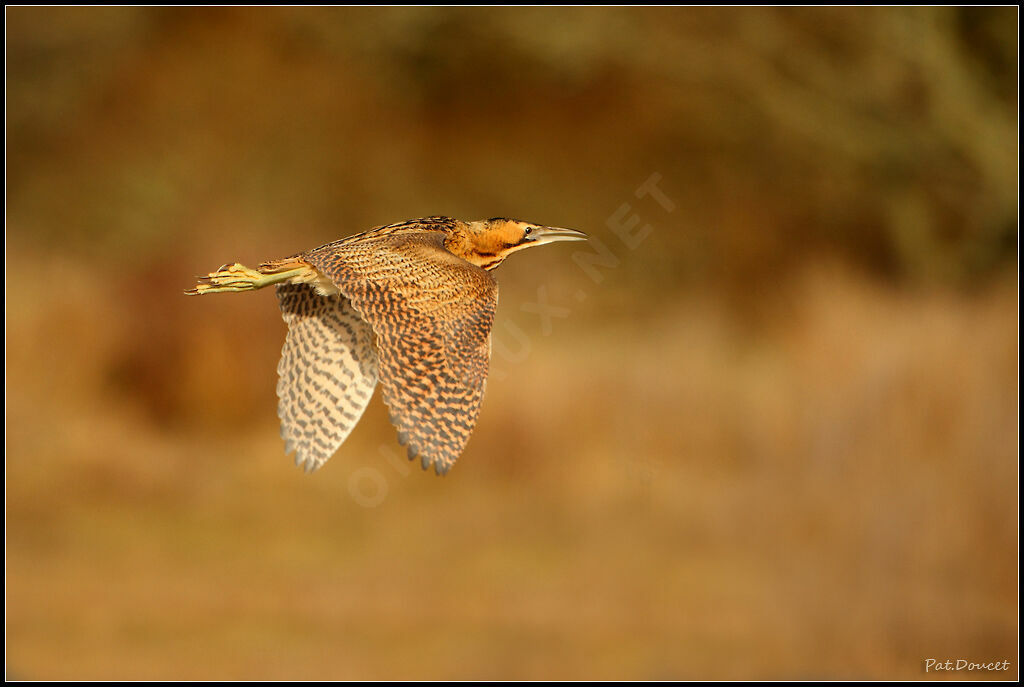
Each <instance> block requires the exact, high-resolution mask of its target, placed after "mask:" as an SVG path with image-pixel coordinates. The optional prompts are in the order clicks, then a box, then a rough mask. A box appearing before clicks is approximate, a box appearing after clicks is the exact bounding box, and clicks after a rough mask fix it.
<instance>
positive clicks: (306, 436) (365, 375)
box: [185, 217, 587, 475]
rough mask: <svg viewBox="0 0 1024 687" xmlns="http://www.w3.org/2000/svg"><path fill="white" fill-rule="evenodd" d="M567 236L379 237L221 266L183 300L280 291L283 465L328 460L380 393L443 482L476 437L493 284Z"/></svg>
mask: <svg viewBox="0 0 1024 687" xmlns="http://www.w3.org/2000/svg"><path fill="white" fill-rule="evenodd" d="M586 238H587V236H586V234H584V233H582V232H579V231H575V230H573V229H560V228H558V227H546V226H542V225H538V224H534V223H532V222H523V221H521V220H515V219H506V218H503V217H495V218H492V219H487V220H478V221H475V222H462V221H460V220H457V219H452V218H451V217H425V218H422V219H414V220H409V221H407V222H399V223H397V224H389V225H386V226H380V227H375V228H373V229H370V230H369V231H366V232H363V233H361V234H355V235H354V236H349V237H346V238H343V239H340V240H338V241H334V242H333V243H328V244H326V245H323V246H320V247H319V248H314V249H313V250H309V251H306V252H304V253H298V254H297V255H292V256H290V257H287V258H282V259H280V260H271V261H269V262H265V263H262V264H261V265H260V266H259V267H257V268H256V269H250V268H248V267H245V266H243V265H240V264H238V263H234V264H231V265H224V266H223V267H221V268H220V269H218V270H217V271H216V272H211V273H210V274H209V275H207V276H205V277H202V278H200V280H199V284H198V285H197V286H196V287H195V288H193V289H190V290H188V291H186V292H185V293H186V294H188V295H193V296H197V295H204V294H209V293H225V292H234V291H253V290H255V289H262V288H263V287H265V286H270V285H272V284H273V285H275V286H276V288H277V297H278V301H279V304H280V306H281V313H282V315H283V317H284V321H285V323H286V324H287V325H288V334H287V337H286V338H285V343H284V348H283V349H282V351H281V361H280V363H278V366H277V373H278V382H277V396H278V407H277V408H278V410H277V412H278V416H279V417H280V418H281V437H282V438H283V439H284V441H285V452H286V453H291V452H292V451H294V452H295V463H296V465H302V466H304V467H305V469H306V471H307V472H309V471H312V470H315V469H317V468H319V467H320V466H321V465H323V464H324V463H325V462H326V461H327V459H328V458H330V457H331V456H332V455H334V452H335V451H337V450H338V447H340V446H341V444H342V442H344V441H345V439H346V438H347V437H348V435H349V433H350V432H351V431H352V429H353V428H354V427H355V425H356V423H357V422H358V421H359V418H360V417H361V416H362V414H363V411H364V410H365V409H366V406H367V405H368V404H369V402H370V397H371V396H372V395H373V390H374V387H375V386H376V385H377V383H378V382H380V385H381V388H382V390H383V394H384V402H385V403H386V404H387V405H388V408H389V410H390V417H391V422H392V424H393V425H394V426H395V428H396V429H397V430H398V441H399V443H401V444H403V445H405V446H406V447H407V453H408V456H409V459H410V460H413V459H415V458H416V457H417V456H419V458H420V462H421V464H422V466H423V469H424V470H425V469H427V468H428V467H429V466H430V465H433V466H434V471H435V472H436V473H437V474H439V475H441V474H444V473H446V472H448V470H449V469H450V468H451V467H452V465H453V464H454V463H455V460H456V459H457V458H458V457H459V455H460V454H461V453H462V450H463V448H464V447H465V446H466V442H467V441H468V440H469V435H470V433H471V432H472V431H473V427H474V426H475V425H476V420H477V416H478V415H479V413H480V402H481V400H482V399H483V395H484V387H485V386H486V383H487V367H488V363H489V361H490V356H491V326H492V324H493V322H494V310H495V307H496V306H497V303H498V283H497V282H496V281H495V279H494V275H493V270H494V268H496V267H497V266H498V265H500V264H501V263H502V262H503V261H504V260H505V258H507V257H508V256H509V255H511V254H512V253H515V252H516V251H520V250H523V249H525V248H531V247H533V246H542V245H544V244H547V243H553V242H555V241H580V240H584V239H586Z"/></svg>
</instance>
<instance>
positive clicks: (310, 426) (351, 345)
mask: <svg viewBox="0 0 1024 687" xmlns="http://www.w3.org/2000/svg"><path fill="white" fill-rule="evenodd" d="M277 297H278V299H279V301H280V305H281V314H282V316H283V317H284V321H285V322H286V323H287V324H288V335H287V337H286V338H285V342H284V348H283V349H282V351H281V362H280V363H279V364H278V366H277V374H278V381H277V397H278V405H277V414H278V415H279V416H280V418H281V438H283V439H284V440H285V452H286V453H291V452H292V451H293V450H294V451H295V464H296V465H303V466H304V467H305V469H306V471H307V472H309V471H311V470H315V469H317V468H318V467H320V466H321V465H323V464H324V463H325V462H326V461H327V459H328V458H330V457H331V456H332V455H334V452H335V451H337V450H338V447H339V446H341V444H342V442H344V441H345V439H346V438H347V437H348V435H349V433H350V432H351V431H352V428H353V427H355V425H356V423H357V422H358V421H359V418H360V417H361V416H362V414H363V411H364V410H366V406H367V404H369V402H370V397H371V396H373V388H374V386H376V384H377V365H376V354H375V352H374V345H373V331H372V330H371V329H370V326H369V325H368V324H367V323H366V321H365V320H363V319H362V318H361V317H360V316H359V314H358V313H357V312H356V311H355V310H353V308H352V304H351V303H349V301H348V299H346V298H344V297H343V296H320V295H318V294H317V293H316V292H315V291H314V290H313V289H312V287H310V286H307V285H305V284H284V285H280V286H278V287H277Z"/></svg>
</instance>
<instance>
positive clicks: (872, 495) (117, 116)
mask: <svg viewBox="0 0 1024 687" xmlns="http://www.w3.org/2000/svg"><path fill="white" fill-rule="evenodd" d="M6 18H7V23H8V29H7V60H8V62H7V64H8V68H7V82H8V86H7V98H8V107H7V136H8V139H7V140H8V151H7V179H8V181H7V211H8V220H7V255H6V270H7V280H6V325H7V333H6V346H7V357H6V363H7V416H6V420H7V435H6V448H7V456H8V460H7V471H6V472H7V474H6V477H7V568H6V573H7V655H8V661H7V669H8V675H9V676H15V677H28V678H37V679H59V678H85V679H143V678H148V679H243V678H248V679H258V678H268V679H299V678H310V679H338V678H348V679H367V678H378V679H409V678H458V679H481V678H491V679H499V678H524V679H531V678H532V679H540V678H564V679H570V678H591V679H615V678H640V679H662V678H683V679H687V678H688V679H706V678H717V679H729V678H733V679H743V678H754V677H761V678H776V679H792V678H804V679H811V678H873V679H884V678H892V679H919V678H923V677H938V678H942V677H950V676H944V675H935V674H928V675H925V674H924V673H923V661H924V659H925V658H931V657H934V658H942V659H943V660H944V659H945V658H954V659H955V658H958V657H963V658H967V659H970V660H976V661H996V660H1003V659H1008V660H1010V661H1011V672H1012V675H1000V674H990V675H974V674H972V675H970V677H1014V676H1015V675H1016V673H1017V670H1018V668H1017V664H1016V656H1017V654H1016V647H1017V639H1016V638H1017V631H1018V625H1017V606H1018V596H1017V553H1018V552H1017V548H1016V544H1017V536H1018V529H1017V521H1018V517H1017V516H1018V505H1017V486H1016V485H1017V480H1018V463H1017V460H1016V456H1017V444H1018V438H1019V437H1018V429H1017V408H1016V406H1017V399H1018V386H1017V381H1016V380H1017V374H1018V365H1017V359H1018V358H1017V347H1018V339H1017V330H1018V319H1017V312H1018V300H1017V284H1016V270H1017V261H1016V244H1017V222H1018V219H1017V209H1016V208H1017V181H1016V165H1017V137H1016V123H1017V111H1016V98H1017V90H1016V83H1017V72H1016V69H1017V67H1016V65H1017V51H1016V30H1015V28H1014V27H1015V26H1016V21H1015V20H1016V18H1017V10H1016V8H961V9H954V8H914V9H902V8H873V9H850V8H814V9H800V8H791V9H783V10H772V9H760V8H746V9H742V10H714V9H665V8H641V9H627V8H621V9H619V8H557V9H546V8H475V9H463V8H444V9H429V8H427V9H421V8H356V9H347V8H334V9H319V8H318V9H311V8H266V9H260V10H253V9H243V8H225V9H177V8H158V9H151V8H48V9H40V8H30V7H21V8H9V9H8V10H7V13H6ZM655 172H657V173H659V174H660V175H661V176H662V182H661V188H663V189H664V191H665V193H666V194H668V196H669V198H670V199H671V201H672V202H673V203H674V204H675V206H676V209H675V210H674V211H673V212H665V210H664V209H663V208H661V207H660V206H659V205H658V203H657V202H656V201H655V200H654V199H653V198H651V197H647V198H637V196H636V194H635V193H634V191H635V189H636V188H637V187H638V186H639V185H640V184H641V183H643V182H644V180H645V179H647V178H648V177H649V176H650V175H651V174H652V173H655ZM623 203H629V204H630V210H629V213H634V212H635V213H636V214H637V215H638V216H639V217H640V218H641V221H642V222H643V223H650V225H651V227H652V231H651V234H650V236H649V237H648V238H647V239H646V240H645V241H644V242H643V243H642V244H641V245H640V246H639V247H638V248H637V249H636V250H629V249H626V248H624V246H623V244H622V243H621V242H620V240H619V239H618V238H617V237H616V236H614V235H613V234H612V233H611V232H610V230H609V227H608V224H607V220H608V218H609V217H610V216H612V214H613V213H614V212H615V211H616V210H618V209H619V208H620V206H621V205H622V204H623ZM433 213H446V214H452V215H455V216H459V217H464V218H477V217H489V216H494V215H511V216H521V217H524V218H527V219H531V220H537V221H541V222H548V223H551V224H556V225H563V226H574V227H578V228H581V229H584V230H585V231H588V233H591V234H592V235H594V236H595V237H597V238H598V239H600V240H602V241H603V242H604V243H605V244H607V245H608V246H609V247H610V249H611V250H612V251H613V252H614V254H615V255H616V257H617V258H618V259H619V261H620V264H619V266H618V267H615V268H606V269H603V270H602V274H603V275H604V280H603V281H601V282H600V283H594V282H592V281H591V280H590V279H588V278H587V275H586V274H585V273H584V272H583V271H582V270H581V269H580V268H579V267H578V265H577V264H576V263H575V262H574V260H573V259H572V257H571V256H572V254H573V251H572V250H571V249H567V248H564V247H552V248H550V249H546V251H537V253H538V254H536V255H534V254H533V253H532V252H531V253H530V254H529V255H527V256H525V257H522V256H521V257H518V258H514V259H513V260H510V261H509V263H508V264H507V265H506V266H503V267H502V270H501V272H500V273H499V275H498V277H499V280H500V281H501V283H502V299H501V307H500V308H499V313H498V323H497V325H496V329H495V337H496V351H497V352H496V355H495V360H494V364H493V369H494V374H493V376H492V381H491V384H489V386H488V391H487V398H486V401H485V403H484V408H483V411H482V415H481V418H480V422H479V425H478V428H477V430H476V432H475V434H474V437H473V439H472V441H471V443H470V445H469V447H468V448H467V451H466V453H465V454H464V456H463V458H462V459H461V460H460V462H459V464H458V466H457V468H456V469H455V470H454V471H453V472H452V473H451V475H449V476H448V477H447V478H445V479H437V478H434V477H432V476H430V475H424V474H422V473H421V472H420V471H419V469H418V468H417V469H409V470H408V471H406V467H407V465H406V464H405V463H404V462H397V463H395V464H393V463H392V462H391V461H389V459H388V452H390V451H392V450H393V451H395V453H396V454H397V452H398V447H397V444H396V443H395V442H394V440H393V437H394V432H393V430H392V429H391V428H390V426H389V425H388V423H387V419H386V415H385V412H384V409H383V406H382V404H381V403H380V402H379V400H375V401H374V402H373V403H372V404H371V408H370V410H369V411H368V412H367V415H366V417H365V419H364V420H363V421H362V422H361V424H360V425H359V427H358V428H357V430H356V431H355V432H354V433H353V435H352V437H351V438H350V439H349V440H348V442H347V443H346V444H345V446H344V447H343V449H342V450H341V451H340V452H339V454H338V455H337V456H335V458H334V459H332V460H331V462H330V463H329V464H328V465H327V466H326V468H325V469H324V470H322V471H320V472H319V473H317V474H316V475H315V476H313V477H306V476H304V475H302V474H301V473H300V471H298V470H294V469H292V468H291V467H290V466H289V465H288V464H287V461H286V460H285V459H284V457H283V456H282V447H281V442H280V440H279V438H278V436H277V427H276V416H275V413H274V403H275V397H274V385H275V382H276V379H275V377H274V369H275V366H276V362H277V356H278V353H279V350H280V345H281V342H282V337H283V332H284V325H283V323H282V322H281V321H280V318H279V315H278V314H277V311H276V304H275V301H274V298H273V296H272V295H271V294H268V293H261V294H255V295H249V296H247V297H246V296H241V297H231V298H227V297H225V298H218V299H214V298H211V299H205V300H202V301H195V300H190V299H185V298H184V297H183V296H181V295H180V292H181V289H183V288H186V287H187V286H189V285H190V282H191V277H192V275H194V274H196V273H198V272H204V271H206V270H208V269H212V268H214V267H216V266H217V265H219V264H221V263H222V262H225V261H228V260H235V259H237V260H240V261H243V262H254V261H258V260H262V259H266V258H270V257H277V256H279V255H284V254H288V253H292V252H295V251H298V250H302V249H305V248H309V247H311V246H313V245H316V244H318V243H322V242H325V241H328V240H331V239H334V238H337V237H338V236H341V235H344V234H347V233H351V232H353V231H356V230H359V229H363V228H366V227H369V226H371V225H374V224H379V223H382V222H388V221H393V220H398V219H404V218H408V217H415V216H420V215H425V214H433ZM538 286H543V287H544V288H545V289H546V291H545V293H546V295H547V297H548V298H549V299H550V300H551V301H552V303H556V304H559V305H561V306H566V307H569V316H568V317H566V318H556V319H554V320H553V321H552V323H551V324H552V331H551V332H550V334H545V330H544V328H543V326H542V324H543V323H542V322H541V321H540V320H539V319H538V318H537V317H536V316H535V315H533V314H531V313H530V312H529V311H528V310H524V309H522V307H521V306H523V305H527V306H528V305H529V304H530V303H534V302H536V301H537V300H538V298H539V296H538V292H537V288H538ZM580 293H582V294H583V295H584V296H585V298H583V299H582V300H580V299H579V298H578V297H576V298H574V294H580ZM570 306H571V307H570ZM516 331H519V332H522V334H523V337H525V338H522V337H519V338H517V337H516V336H515V335H514V334H515V332H516ZM523 346H525V348H523ZM500 351H505V352H504V353H501V352H500ZM226 391H227V393H228V394H229V396H230V402H229V403H226V402H225V400H224V399H225V392H226ZM382 447H383V448H382ZM382 451H383V453H382ZM402 460H403V461H404V459H402ZM360 469H367V470H372V471H375V472H373V473H367V472H365V471H364V472H359V471H360ZM366 474H377V475H379V476H380V477H381V478H382V479H383V480H384V484H385V485H386V494H384V495H383V501H382V503H381V504H380V505H379V506H377V507H373V508H366V507H363V506H361V505H359V503H360V499H358V498H356V497H355V496H354V495H353V488H354V486H358V487H359V488H361V489H367V488H369V487H370V486H372V485H371V484H369V483H366V482H365V481H364V482H359V483H358V484H355V485H354V483H353V480H354V479H356V478H357V477H358V476H360V475H366ZM357 491H358V490H357ZM360 493H363V492H360ZM364 495H365V494H364ZM958 676H959V677H963V674H960V675H958Z"/></svg>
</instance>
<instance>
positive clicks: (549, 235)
mask: <svg viewBox="0 0 1024 687" xmlns="http://www.w3.org/2000/svg"><path fill="white" fill-rule="evenodd" d="M586 240H587V235H586V234H584V233H583V232H582V231H576V230H575V229H562V228H561V227H537V228H536V229H534V230H533V232H532V233H531V234H530V242H531V243H533V244H534V245H538V246H539V245H543V244H545V243H554V242H555V241H586Z"/></svg>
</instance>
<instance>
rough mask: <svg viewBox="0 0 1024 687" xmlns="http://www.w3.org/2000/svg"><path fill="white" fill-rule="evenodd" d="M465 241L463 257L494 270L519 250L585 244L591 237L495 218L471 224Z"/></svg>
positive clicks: (459, 247)
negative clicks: (564, 242)
mask: <svg viewBox="0 0 1024 687" xmlns="http://www.w3.org/2000/svg"><path fill="white" fill-rule="evenodd" d="M465 226H466V228H467V231H466V235H465V237H463V240H462V241H460V242H459V244H460V245H459V246H457V247H455V246H453V247H452V248H456V249H457V250H458V253H457V254H458V255H459V257H461V258H463V259H465V260H467V261H469V262H471V263H473V264H474V265H477V266H479V267H482V268H484V269H485V270H492V269H494V268H495V267H497V266H498V265H500V264H501V263H502V261H503V260H504V259H505V258H507V257H508V256H510V255H512V253H515V252H516V251H519V250H523V249H524V248H531V247H533V246H543V245H544V244H546V243H554V242H555V241H585V240H586V238H587V235H586V234H584V233H583V232H582V231H576V230H575V229H562V228H559V227H545V226H543V225H540V224H536V223H535V222H524V221H522V220H518V219H506V218H504V217H493V218H491V219H482V220H477V221H476V222H468V223H467V224H466V225H465ZM453 252H455V251H454V250H453Z"/></svg>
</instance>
